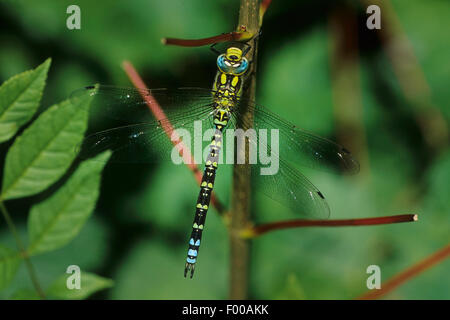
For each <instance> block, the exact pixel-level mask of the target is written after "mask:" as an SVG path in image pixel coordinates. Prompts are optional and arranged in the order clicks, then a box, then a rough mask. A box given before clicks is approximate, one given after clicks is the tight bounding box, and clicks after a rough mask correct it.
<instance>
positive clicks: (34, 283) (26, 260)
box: [0, 199, 45, 299]
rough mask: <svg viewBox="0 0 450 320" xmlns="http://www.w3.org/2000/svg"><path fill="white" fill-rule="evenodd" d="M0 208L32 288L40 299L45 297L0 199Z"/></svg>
mask: <svg viewBox="0 0 450 320" xmlns="http://www.w3.org/2000/svg"><path fill="white" fill-rule="evenodd" d="M0 210H1V211H2V214H3V217H4V218H5V220H6V223H7V224H8V227H9V229H10V230H11V233H12V234H13V236H14V239H15V240H16V244H17V247H18V249H19V252H20V254H21V256H22V257H23V259H24V261H25V265H26V267H27V270H28V273H29V275H30V278H31V282H32V283H33V286H34V288H35V289H36V292H37V293H38V295H39V297H40V298H41V299H45V294H44V291H43V290H42V288H41V285H40V284H39V281H38V278H37V275H36V272H35V271H34V268H33V265H32V264H31V260H30V257H29V256H28V252H27V251H26V250H25V246H24V245H23V242H22V239H20V236H19V233H18V232H17V229H16V226H15V224H14V222H13V220H12V219H11V216H10V214H9V212H8V210H7V209H6V207H5V204H4V203H3V201H2V200H1V199H0Z"/></svg>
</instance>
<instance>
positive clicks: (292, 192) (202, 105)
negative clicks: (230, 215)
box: [73, 46, 359, 278]
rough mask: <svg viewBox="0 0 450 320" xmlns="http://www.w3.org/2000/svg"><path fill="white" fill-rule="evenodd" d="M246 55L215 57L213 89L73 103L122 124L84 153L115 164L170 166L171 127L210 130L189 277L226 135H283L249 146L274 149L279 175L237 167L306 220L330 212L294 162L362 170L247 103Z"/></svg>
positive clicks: (118, 94)
mask: <svg viewBox="0 0 450 320" xmlns="http://www.w3.org/2000/svg"><path fill="white" fill-rule="evenodd" d="M247 50H248V49H247V48H245V49H244V48H239V47H238V46H229V47H228V48H227V49H226V51H225V52H224V53H222V54H220V55H219V56H218V58H217V73H216V76H215V78H214V83H213V86H212V89H202V88H178V89H136V88H126V87H116V86H106V85H95V86H89V87H85V88H83V89H80V90H78V91H76V92H75V93H74V94H73V97H78V96H80V95H85V94H88V95H91V96H93V102H92V104H91V107H90V108H91V110H90V111H91V112H93V113H96V112H98V113H99V114H100V115H107V116H109V117H111V118H114V119H118V120H120V121H121V122H122V124H121V125H120V126H116V127H112V128H108V129H106V130H102V131H99V132H96V133H93V134H91V135H89V136H87V137H86V138H85V139H84V140H83V142H82V144H81V146H80V148H79V155H80V156H81V157H82V158H91V157H93V156H95V155H97V154H98V153H100V152H103V151H106V150H111V151H113V153H112V157H111V158H110V160H109V161H113V162H126V163H152V162H159V161H162V160H172V161H173V150H174V145H173V142H172V141H170V139H169V137H168V133H167V128H170V129H173V130H174V131H176V130H178V129H183V130H187V131H188V132H190V133H192V134H193V136H194V137H197V136H198V133H197V134H196V133H195V125H196V123H197V124H198V123H200V124H202V126H203V128H208V129H210V130H212V137H211V140H210V142H209V145H208V146H207V148H206V149H205V150H206V153H207V155H206V156H205V158H206V159H204V160H205V164H204V172H203V176H202V180H201V183H200V191H199V195H198V198H197V202H196V204H195V216H194V222H193V225H192V231H191V235H190V237H189V245H188V252H187V258H186V261H185V265H184V277H187V275H188V274H189V276H190V278H192V277H193V274H194V270H195V266H196V263H197V259H198V253H199V248H200V243H201V239H202V233H203V231H204V230H205V229H204V228H205V221H206V215H207V213H208V209H209V206H210V200H211V194H212V191H213V189H214V182H215V178H216V173H217V170H218V167H219V163H221V161H220V155H222V151H224V149H225V148H224V143H225V141H224V138H225V137H226V135H224V132H225V129H230V128H231V129H232V128H234V129H238V128H253V129H255V130H276V131H277V132H278V138H279V139H278V141H275V142H273V141H272V140H269V139H265V140H264V141H263V139H261V138H260V137H259V136H256V137H255V136H251V137H247V138H246V139H247V143H248V145H253V146H259V147H260V148H264V149H265V150H266V151H267V150H272V151H274V152H273V155H274V159H275V160H276V161H277V162H278V170H277V171H276V173H275V174H261V169H263V168H265V164H263V163H261V162H257V163H253V164H251V165H248V163H243V164H235V165H243V166H244V167H245V170H249V171H250V172H249V173H250V175H251V177H252V179H255V180H256V183H257V185H258V186H259V187H260V190H261V191H263V192H264V193H265V194H267V195H268V196H269V197H271V198H272V199H274V200H276V201H278V202H280V203H281V204H283V205H284V206H286V207H287V208H290V209H291V210H292V211H293V212H295V213H298V214H300V215H301V216H302V217H305V218H314V219H326V218H328V217H329V214H330V208H329V206H328V204H327V201H326V200H325V197H324V195H323V194H322V193H321V192H320V191H319V190H318V189H317V188H316V187H315V186H314V185H313V184H312V183H311V182H310V181H309V180H308V179H307V178H306V177H305V176H304V175H303V174H302V173H300V172H299V170H297V169H296V168H295V167H294V166H293V165H292V164H291V163H292V162H293V163H298V164H300V165H305V166H308V167H311V168H316V169H325V170H331V171H338V172H343V173H350V174H353V173H356V172H358V171H359V164H358V162H357V161H356V160H355V158H354V157H353V156H352V154H351V153H350V152H349V151H348V150H347V149H345V148H344V147H342V146H340V145H338V144H336V143H334V142H332V141H330V140H328V139H326V138H322V137H319V136H317V135H315V134H313V133H310V132H308V131H306V130H303V129H301V128H299V127H297V126H295V125H294V124H292V123H290V122H289V121H287V120H284V119H282V118H281V117H279V116H278V115H277V114H275V113H274V112H272V111H270V110H269V109H267V108H265V107H263V106H261V105H258V104H256V103H255V102H254V101H252V100H250V99H246V98H244V97H243V94H242V92H243V90H245V86H244V83H245V81H246V79H247V76H248V71H249V69H250V68H249V66H250V64H251V62H249V61H248V60H247V58H246V57H245V54H246V51H247ZM152 103H154V104H155V105H156V104H157V105H158V106H159V107H160V108H161V110H162V116H161V115H160V116H159V119H157V118H156V117H155V115H154V114H152V113H151V112H150V111H149V105H150V106H151V104H152ZM95 110H97V111H95ZM248 112H250V113H251V114H253V117H252V118H249V117H245V114H246V113H248ZM260 132H261V131H260ZM183 138H184V137H183ZM227 139H228V137H227ZM183 141H185V140H184V139H183ZM275 143H276V144H277V146H275ZM275 150H276V152H275ZM227 152H228V150H227ZM252 181H253V180H252Z"/></svg>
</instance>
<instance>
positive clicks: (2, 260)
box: [0, 245, 21, 289]
mask: <svg viewBox="0 0 450 320" xmlns="http://www.w3.org/2000/svg"><path fill="white" fill-rule="evenodd" d="M20 262H21V259H20V255H19V253H18V252H17V251H14V250H11V249H9V248H6V247H3V246H1V245H0V289H3V288H4V287H6V286H7V285H8V284H9V283H10V282H11V280H12V279H13V278H14V276H15V274H16V272H17V270H18V269H19V265H20Z"/></svg>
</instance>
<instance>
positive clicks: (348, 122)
mask: <svg viewBox="0 0 450 320" xmlns="http://www.w3.org/2000/svg"><path fill="white" fill-rule="evenodd" d="M357 29H358V28H357V21H356V16H355V14H354V12H353V10H352V9H350V8H348V7H346V6H340V7H339V8H338V9H336V10H334V11H333V12H332V14H331V15H330V17H329V33H330V37H329V39H330V40H329V41H330V45H329V47H330V52H329V61H330V68H331V80H332V81H331V86H332V97H333V109H334V118H335V122H336V132H337V137H338V141H339V143H340V144H342V145H344V146H345V147H346V148H347V149H349V150H351V151H352V153H353V154H354V155H355V157H356V158H357V159H358V161H359V163H360V168H361V172H360V174H359V175H358V178H359V179H363V178H366V179H367V178H368V177H370V174H369V168H370V165H369V153H368V150H367V139H366V132H365V128H364V123H363V116H362V115H363V111H362V110H363V105H362V93H361V78H360V64H359V52H358V35H357Z"/></svg>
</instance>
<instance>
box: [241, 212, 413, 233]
mask: <svg viewBox="0 0 450 320" xmlns="http://www.w3.org/2000/svg"><path fill="white" fill-rule="evenodd" d="M417 220H418V218H417V215H416V214H403V215H397V216H386V217H376V218H362V219H341V220H303V219H298V220H288V221H278V222H272V223H266V224H261V225H257V226H253V227H250V228H247V229H246V230H244V231H243V232H242V233H241V236H242V237H244V238H255V237H258V236H261V235H263V234H265V233H267V232H270V231H275V230H282V229H290V228H303V227H348V226H374V225H380V224H392V223H400V222H413V221H417Z"/></svg>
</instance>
